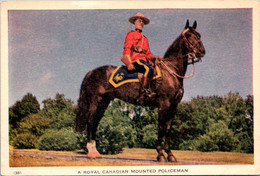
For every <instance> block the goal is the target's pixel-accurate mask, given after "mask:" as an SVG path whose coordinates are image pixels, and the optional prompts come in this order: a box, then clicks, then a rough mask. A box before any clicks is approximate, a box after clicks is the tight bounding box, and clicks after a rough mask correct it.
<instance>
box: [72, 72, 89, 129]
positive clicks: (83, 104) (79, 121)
mask: <svg viewBox="0 0 260 176" xmlns="http://www.w3.org/2000/svg"><path fill="white" fill-rule="evenodd" d="M88 75H89V74H87V75H86V77H85V78H84V80H83V82H82V84H81V88H80V94H79V100H78V106H77V112H76V121H75V129H74V131H75V132H82V131H84V130H85V129H86V125H87V117H86V114H87V113H86V111H87V110H88V109H89V103H90V102H89V95H88V94H89V93H88V91H87V89H86V88H87V81H86V80H87V79H86V78H87V76H88Z"/></svg>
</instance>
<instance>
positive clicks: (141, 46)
mask: <svg viewBox="0 0 260 176" xmlns="http://www.w3.org/2000/svg"><path fill="white" fill-rule="evenodd" d="M123 55H130V57H131V60H132V63H133V62H135V61H136V60H138V59H142V60H144V61H146V58H147V59H150V58H152V57H153V55H152V54H151V52H150V48H149V43H148V39H147V38H146V37H145V36H144V35H143V34H142V33H141V32H139V31H128V32H127V34H126V36H125V43H124V50H123Z"/></svg>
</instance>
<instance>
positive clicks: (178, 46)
mask: <svg viewBox="0 0 260 176" xmlns="http://www.w3.org/2000/svg"><path fill="white" fill-rule="evenodd" d="M176 42H177V43H175V44H173V46H172V52H167V53H166V55H165V56H164V57H167V58H169V60H170V61H168V62H167V63H166V64H167V66H168V67H169V68H171V70H175V71H176V73H178V74H180V75H182V76H184V75H185V73H186V71H187V66H188V62H187V61H185V60H187V59H186V58H187V56H186V54H187V53H188V52H187V51H186V50H184V49H183V48H184V47H183V44H184V42H183V40H181V39H178V40H177V41H176ZM184 45H185V44H184Z"/></svg>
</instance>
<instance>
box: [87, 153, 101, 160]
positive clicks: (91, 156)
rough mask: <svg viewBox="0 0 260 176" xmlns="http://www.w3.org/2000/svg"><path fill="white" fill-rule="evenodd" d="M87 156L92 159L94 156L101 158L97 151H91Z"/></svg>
mask: <svg viewBox="0 0 260 176" xmlns="http://www.w3.org/2000/svg"><path fill="white" fill-rule="evenodd" d="M87 158H92V159H94V158H102V156H101V155H100V154H99V153H98V152H97V153H96V152H94V153H93V152H92V153H90V152H89V153H87Z"/></svg>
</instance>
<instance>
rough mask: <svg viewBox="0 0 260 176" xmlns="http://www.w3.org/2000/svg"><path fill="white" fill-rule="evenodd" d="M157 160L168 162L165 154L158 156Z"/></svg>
mask: <svg viewBox="0 0 260 176" xmlns="http://www.w3.org/2000/svg"><path fill="white" fill-rule="evenodd" d="M157 161H158V162H167V160H166V158H165V156H164V155H159V156H157Z"/></svg>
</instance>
